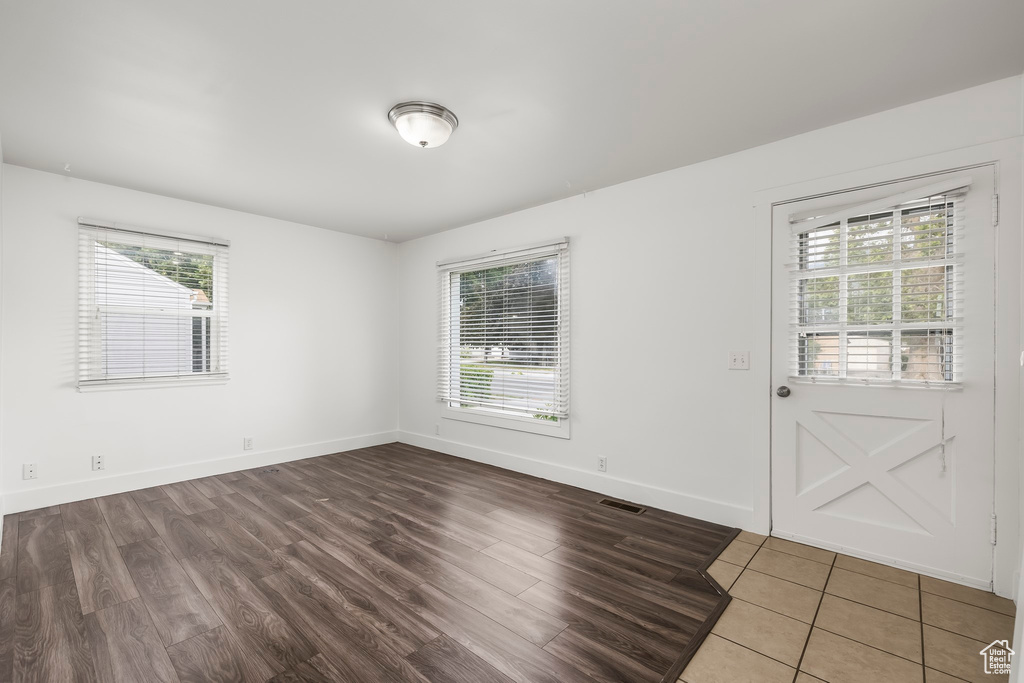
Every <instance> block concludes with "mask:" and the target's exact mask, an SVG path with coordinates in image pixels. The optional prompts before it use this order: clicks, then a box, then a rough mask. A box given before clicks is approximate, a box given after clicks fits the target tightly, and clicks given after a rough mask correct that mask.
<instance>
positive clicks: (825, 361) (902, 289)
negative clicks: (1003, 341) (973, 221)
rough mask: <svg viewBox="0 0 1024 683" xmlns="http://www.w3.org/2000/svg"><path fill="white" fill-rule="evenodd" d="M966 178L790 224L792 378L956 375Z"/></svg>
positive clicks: (925, 380)
mask: <svg viewBox="0 0 1024 683" xmlns="http://www.w3.org/2000/svg"><path fill="white" fill-rule="evenodd" d="M968 183H969V180H965V179H958V180H954V181H949V182H946V183H944V184H939V185H933V186H930V187H925V188H920V189H919V190H917V191H911V192H910V193H903V194H901V195H898V196H894V197H889V198H888V199H883V200H879V201H876V202H871V203H870V204H866V205H862V206H858V207H852V208H848V209H844V210H842V211H838V212H835V213H833V214H830V215H826V216H819V217H817V218H812V219H807V220H800V221H794V222H793V223H792V226H791V227H792V238H791V245H792V252H791V258H792V261H791V267H790V271H791V280H790V302H791V310H790V317H791V336H790V343H791V348H790V358H791V372H790V375H791V378H792V379H794V380H810V381H839V382H860V383H916V384H925V385H929V384H930V385H949V384H952V383H956V382H959V381H960V377H961V374H962V370H963V368H962V362H963V360H962V359H963V311H962V305H963V290H964V283H963V273H962V263H963V260H962V255H961V254H960V253H959V251H958V246H959V244H960V242H961V234H962V230H963V226H964V202H963V198H964V196H965V194H966V191H967V187H966V185H967V184H968Z"/></svg>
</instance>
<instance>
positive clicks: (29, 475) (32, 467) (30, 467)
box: [21, 462, 37, 479]
mask: <svg viewBox="0 0 1024 683" xmlns="http://www.w3.org/2000/svg"><path fill="white" fill-rule="evenodd" d="M36 476H37V475H36V464H35V463H34V462H27V463H25V464H24V465H22V466H21V478H22V479H35V478H36Z"/></svg>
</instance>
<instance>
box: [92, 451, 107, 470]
mask: <svg viewBox="0 0 1024 683" xmlns="http://www.w3.org/2000/svg"><path fill="white" fill-rule="evenodd" d="M92 468H93V470H105V469H107V465H106V462H105V461H104V460H103V456H102V455H94V456H92Z"/></svg>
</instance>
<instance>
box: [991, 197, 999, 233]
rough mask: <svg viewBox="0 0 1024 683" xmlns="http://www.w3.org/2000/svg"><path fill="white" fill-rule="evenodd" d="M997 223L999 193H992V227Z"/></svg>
mask: <svg viewBox="0 0 1024 683" xmlns="http://www.w3.org/2000/svg"><path fill="white" fill-rule="evenodd" d="M997 225H999V195H997V194H994V195H992V227H993V228H994V227H996V226H997Z"/></svg>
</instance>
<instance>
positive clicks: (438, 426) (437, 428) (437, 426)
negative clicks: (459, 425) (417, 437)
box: [434, 424, 441, 436]
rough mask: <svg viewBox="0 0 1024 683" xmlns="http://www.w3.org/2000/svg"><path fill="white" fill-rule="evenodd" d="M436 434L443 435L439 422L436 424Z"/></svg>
mask: <svg viewBox="0 0 1024 683" xmlns="http://www.w3.org/2000/svg"><path fill="white" fill-rule="evenodd" d="M434 434H435V435H436V436H441V425H439V424H436V425H434Z"/></svg>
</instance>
